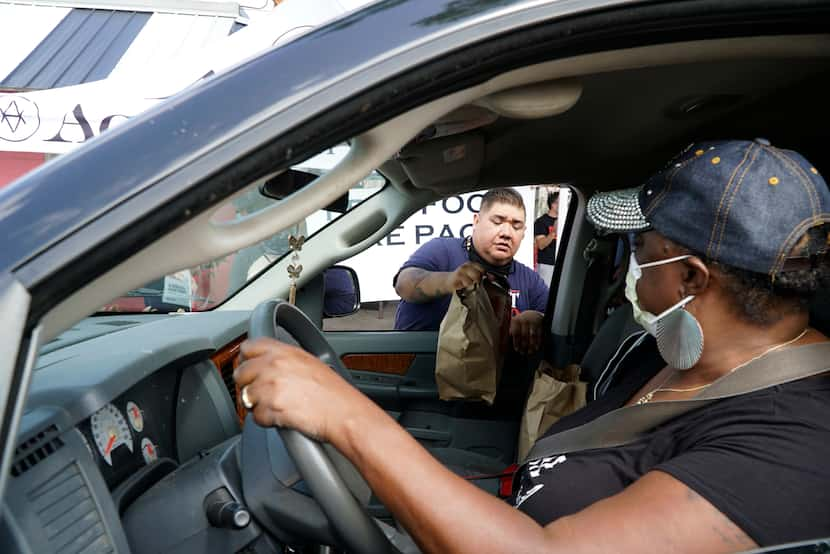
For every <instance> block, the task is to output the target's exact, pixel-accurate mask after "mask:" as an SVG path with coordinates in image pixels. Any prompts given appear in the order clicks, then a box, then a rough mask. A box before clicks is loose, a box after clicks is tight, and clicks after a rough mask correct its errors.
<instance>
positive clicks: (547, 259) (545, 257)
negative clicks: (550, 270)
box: [533, 214, 556, 265]
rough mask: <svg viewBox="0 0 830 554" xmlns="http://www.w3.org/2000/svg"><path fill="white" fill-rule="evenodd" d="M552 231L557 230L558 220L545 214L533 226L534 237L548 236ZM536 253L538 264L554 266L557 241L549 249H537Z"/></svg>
mask: <svg viewBox="0 0 830 554" xmlns="http://www.w3.org/2000/svg"><path fill="white" fill-rule="evenodd" d="M551 229H553V230H555V229H556V219H554V218H552V217H551V216H549V215H548V214H544V215H542V216H541V217H540V218H538V219H537V220H536V222H535V223H534V224H533V236H534V237H538V236H539V235H547V234H548V233H549V232H550V231H551ZM536 252H537V254H536V262H537V263H540V264H547V265H553V264H554V262H555V261H556V239H554V240H553V241H551V243H550V244H549V245H548V247H547V248H545V249H543V250H539V249H537V250H536Z"/></svg>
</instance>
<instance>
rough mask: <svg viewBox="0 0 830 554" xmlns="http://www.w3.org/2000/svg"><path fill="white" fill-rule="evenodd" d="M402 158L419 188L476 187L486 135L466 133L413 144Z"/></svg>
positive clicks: (406, 149)
mask: <svg viewBox="0 0 830 554" xmlns="http://www.w3.org/2000/svg"><path fill="white" fill-rule="evenodd" d="M398 161H399V162H400V163H401V166H403V168H404V171H406V174H407V175H408V176H409V179H410V181H412V184H413V185H414V186H415V187H417V188H421V189H431V190H435V191H446V190H448V189H449V190H455V189H470V188H474V187H475V185H477V184H478V180H479V174H480V172H481V167H482V166H483V164H484V136H483V135H482V134H480V133H465V134H460V135H453V136H449V137H442V138H436V139H432V140H428V141H425V142H421V143H418V144H413V145H410V146H407V147H405V148H404V149H403V150H401V152H400V154H398Z"/></svg>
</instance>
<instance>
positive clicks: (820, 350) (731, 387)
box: [522, 342, 830, 465]
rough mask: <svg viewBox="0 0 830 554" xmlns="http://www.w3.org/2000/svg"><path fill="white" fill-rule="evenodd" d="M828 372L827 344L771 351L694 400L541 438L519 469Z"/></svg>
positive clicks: (625, 410)
mask: <svg viewBox="0 0 830 554" xmlns="http://www.w3.org/2000/svg"><path fill="white" fill-rule="evenodd" d="M828 369H830V342H821V343H816V344H808V345H805V346H797V347H793V348H788V349H786V350H778V351H775V352H770V353H769V354H767V355H766V356H764V357H762V358H759V359H757V360H754V361H752V362H750V363H748V364H746V365H745V366H742V367H740V369H738V370H737V371H733V372H732V373H728V374H726V375H724V376H722V377H720V378H719V379H717V380H716V381H715V382H714V383H712V384H711V385H709V386H708V387H707V388H706V389H704V390H703V391H702V392H701V393H700V394H698V395H697V396H695V397H693V398H689V399H684V400H655V401H652V402H648V403H646V404H639V405H636V404H635V405H633V406H624V407H622V408H618V409H616V410H612V411H610V412H608V413H606V414H603V415H601V416H600V417H598V418H596V419H594V420H592V421H589V422H588V423H585V424H583V425H580V426H579V427H574V428H572V429H568V430H566V431H562V432H561V433H556V434H554V435H550V436H547V437H544V438H542V439H540V440H539V441H537V442H536V444H535V445H534V446H533V448H532V449H531V450H530V452H529V453H528V455H527V457H526V458H525V460H524V461H523V462H522V465H524V464H525V463H527V462H528V461H529V460H535V459H538V458H544V457H549V456H555V455H559V454H567V453H569V452H577V451H582V450H592V449H596V448H610V447H614V446H621V445H623V444H627V443H630V442H633V441H635V440H637V439H638V438H639V437H641V436H642V435H643V434H644V433H646V432H647V431H650V430H651V429H654V428H655V427H657V426H658V425H660V424H662V423H665V422H667V421H669V420H671V419H674V418H675V417H677V416H679V415H681V414H684V413H686V412H688V411H691V410H694V409H696V408H700V407H702V406H705V405H706V404H709V403H710V402H715V401H717V400H724V399H726V398H731V397H733V396H738V395H741V394H746V393H750V392H755V391H758V390H761V389H765V388H768V387H773V386H776V385H782V384H784V383H789V382H791V381H797V380H799V379H804V378H807V377H812V376H813V375H818V374H820V373H824V372H825V371H827V370H828Z"/></svg>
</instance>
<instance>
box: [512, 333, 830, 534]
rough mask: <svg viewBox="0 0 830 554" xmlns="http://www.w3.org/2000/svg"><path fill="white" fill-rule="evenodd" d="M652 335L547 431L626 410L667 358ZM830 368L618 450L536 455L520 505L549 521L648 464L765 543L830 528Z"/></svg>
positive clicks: (701, 412) (724, 404) (702, 411)
mask: <svg viewBox="0 0 830 554" xmlns="http://www.w3.org/2000/svg"><path fill="white" fill-rule="evenodd" d="M653 345H654V341H653V339H650V340H649V341H646V342H645V343H644V345H643V346H644V348H640V349H637V350H636V351H635V352H634V353H632V355H631V356H629V358H630V359H628V360H625V361H624V365H623V366H621V367H620V371H619V372H618V377H619V379H620V380H619V382H618V383H616V384H615V385H614V386H613V387H612V388H610V389H609V390H608V393H607V394H606V395H605V396H603V397H601V398H600V399H598V400H596V401H594V402H592V403H590V404H588V405H587V406H586V407H585V408H583V409H582V410H579V411H578V412H576V413H574V414H573V415H571V416H569V417H566V418H563V419H561V420H559V421H558V422H557V423H556V424H554V426H552V427H551V429H550V430H549V431H548V432H547V433H546V435H549V434H554V433H558V432H561V431H564V430H566V429H569V428H571V427H575V426H578V425H581V424H582V423H584V422H587V421H590V420H592V419H594V418H596V417H598V416H599V415H601V414H603V413H606V412H608V411H611V410H614V409H616V408H619V407H621V406H623V405H624V404H625V402H626V401H627V400H628V399H629V398H630V397H631V396H632V395H633V394H634V393H635V392H636V391H637V390H638V389H639V388H640V387H641V386H643V385H644V384H645V382H646V381H647V380H648V379H649V378H650V377H651V376H653V375H654V374H655V373H656V372H657V371H659V369H660V368H661V367H663V365H664V364H663V363H662V360H659V356H658V355H656V348H653ZM828 414H830V376H827V375H821V376H818V377H812V378H808V379H802V380H799V381H795V382H792V383H787V384H784V385H780V386H777V387H771V388H768V389H764V390H761V391H758V392H754V393H750V394H745V395H741V396H739V397H735V398H730V399H726V400H722V401H719V402H714V403H711V404H708V405H706V406H703V407H701V408H699V409H697V410H693V411H691V412H688V413H686V414H683V415H681V416H679V417H677V418H675V419H674V420H672V421H669V422H668V423H665V424H663V425H662V426H660V427H658V428H656V429H654V430H653V431H652V432H650V433H648V434H647V435H646V436H644V437H643V438H642V439H640V440H638V441H636V442H633V443H630V444H627V445H624V446H621V447H616V448H605V449H602V448H601V449H596V450H590V451H584V452H575V453H570V454H564V455H561V456H551V457H548V458H542V459H538V460H533V461H531V462H530V463H528V464H527V465H526V466H525V468H524V469H523V471H522V472H521V475H520V477H519V478H520V482H519V487H518V489H517V493H516V498H514V499H513V504H514V505H516V506H517V507H518V509H520V510H521V511H523V512H525V513H527V514H528V515H530V516H531V517H532V518H534V519H535V520H536V521H537V522H539V523H540V524H542V525H546V524H548V523H550V522H551V521H554V520H556V519H558V518H560V517H562V516H566V515H569V514H573V513H576V512H578V511H580V510H582V509H583V508H585V507H587V506H589V505H590V504H592V503H593V502H596V501H597V500H601V499H603V498H607V497H609V496H612V495H614V494H617V493H619V492H621V491H622V490H623V489H624V488H625V487H627V486H628V485H630V484H631V483H633V482H634V481H636V480H637V479H638V478H640V477H641V476H643V475H644V474H646V473H648V472H649V471H654V470H657V471H662V472H665V473H668V474H669V475H671V476H673V477H674V478H675V479H678V480H679V481H681V482H683V483H684V484H685V485H686V486H688V487H689V488H691V489H692V490H694V491H695V492H697V493H698V494H700V495H701V496H703V497H704V498H706V499H707V500H708V501H709V502H710V503H711V504H712V505H713V506H715V507H716V508H717V509H718V510H720V511H721V512H722V513H723V514H725V515H726V516H727V517H728V518H729V519H730V520H731V521H732V522H734V523H735V524H736V525H738V527H740V528H741V529H743V531H744V532H746V533H747V534H748V535H749V536H750V537H752V539H753V540H755V542H757V543H758V544H759V545H761V546H767V545H774V544H781V543H786V542H791V541H796V540H806V539H810V538H817V537H826V536H828V535H830V462H828V460H830V417H828Z"/></svg>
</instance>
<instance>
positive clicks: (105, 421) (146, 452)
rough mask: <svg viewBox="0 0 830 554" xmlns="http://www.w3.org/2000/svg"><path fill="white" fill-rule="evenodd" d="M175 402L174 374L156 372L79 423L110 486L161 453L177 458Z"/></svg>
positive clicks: (150, 462) (161, 454) (90, 449)
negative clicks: (174, 431)
mask: <svg viewBox="0 0 830 554" xmlns="http://www.w3.org/2000/svg"><path fill="white" fill-rule="evenodd" d="M174 405H175V376H170V375H164V374H156V375H153V376H152V377H151V378H150V379H149V380H148V382H145V383H139V384H138V385H136V386H135V387H133V388H132V389H131V390H130V391H128V392H127V393H125V394H124V395H122V396H121V397H119V398H116V399H114V400H113V401H112V402H110V403H108V404H106V405H105V406H104V407H102V408H101V409H99V410H98V411H97V412H95V413H94V414H92V416H90V417H89V419H88V420H86V421H85V422H83V423H82V424H81V425H80V426H79V428H80V430H81V433H82V434H83V436H84V438H85V439H86V443H87V447H88V448H89V451H90V453H91V454H92V457H93V458H94V459H95V460H96V462H97V464H98V467H99V469H100V470H101V473H102V474H103V476H104V480H105V481H106V482H107V485H108V486H109V487H110V489H113V488H114V487H116V486H117V485H118V484H120V483H121V482H123V481H124V479H126V478H127V477H129V476H130V475H132V474H134V473H136V472H137V471H139V470H140V469H142V468H143V467H144V466H147V465H150V464H153V463H154V462H156V461H157V460H158V459H159V458H160V457H167V458H174V459H175V452H174V450H175V447H174V439H175V437H174V436H173V429H174V428H175V425H174V421H173V419H174V417H175V413H174Z"/></svg>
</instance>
